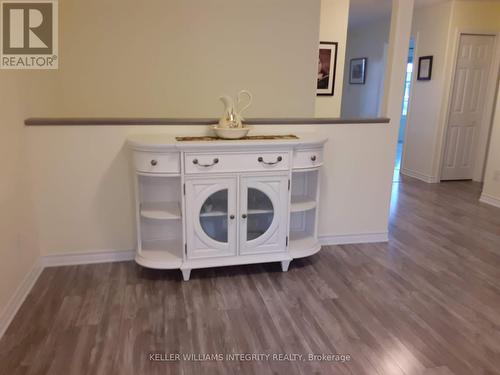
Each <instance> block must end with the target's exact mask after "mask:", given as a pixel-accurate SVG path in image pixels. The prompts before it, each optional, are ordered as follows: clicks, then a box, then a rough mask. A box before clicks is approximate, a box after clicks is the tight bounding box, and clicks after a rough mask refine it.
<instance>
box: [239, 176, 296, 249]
mask: <svg viewBox="0 0 500 375" xmlns="http://www.w3.org/2000/svg"><path fill="white" fill-rule="evenodd" d="M288 201H289V192H288V175H281V176H280V175H276V176H265V177H264V176H261V177H242V178H241V179H240V202H239V203H240V213H241V221H240V230H239V233H240V249H239V250H240V254H257V253H263V252H274V251H286V230H287V226H288V216H289V215H288Z"/></svg>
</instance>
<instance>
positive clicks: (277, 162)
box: [184, 151, 290, 174]
mask: <svg viewBox="0 0 500 375" xmlns="http://www.w3.org/2000/svg"><path fill="white" fill-rule="evenodd" d="M184 161H185V169H186V173H188V174H195V173H217V172H219V173H220V172H242V171H245V172H252V171H282V170H287V169H289V168H290V160H289V154H288V152H286V151H285V152H255V153H251V154H241V153H234V154H233V153H187V154H186V155H185V159H184Z"/></svg>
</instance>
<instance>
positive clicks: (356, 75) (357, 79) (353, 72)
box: [349, 57, 368, 85]
mask: <svg viewBox="0 0 500 375" xmlns="http://www.w3.org/2000/svg"><path fill="white" fill-rule="evenodd" d="M367 63H368V59H367V58H366V57H359V58H356V59H351V62H350V66H349V83H350V84H351V85H364V84H365V78H366V65H367Z"/></svg>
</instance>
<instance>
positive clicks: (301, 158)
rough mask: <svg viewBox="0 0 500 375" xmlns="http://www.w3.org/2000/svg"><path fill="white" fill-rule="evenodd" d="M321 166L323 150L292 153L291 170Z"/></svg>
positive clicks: (316, 149)
mask: <svg viewBox="0 0 500 375" xmlns="http://www.w3.org/2000/svg"><path fill="white" fill-rule="evenodd" d="M321 165H323V149H321V148H315V149H310V150H296V151H294V153H293V169H305V168H314V167H319V166H321Z"/></svg>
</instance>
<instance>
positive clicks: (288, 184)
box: [288, 179, 290, 191]
mask: <svg viewBox="0 0 500 375" xmlns="http://www.w3.org/2000/svg"><path fill="white" fill-rule="evenodd" d="M288 191H290V179H288Z"/></svg>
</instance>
